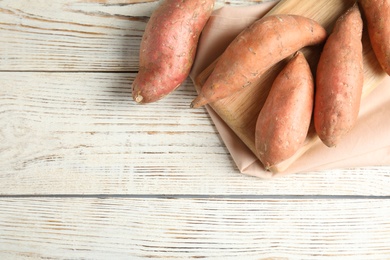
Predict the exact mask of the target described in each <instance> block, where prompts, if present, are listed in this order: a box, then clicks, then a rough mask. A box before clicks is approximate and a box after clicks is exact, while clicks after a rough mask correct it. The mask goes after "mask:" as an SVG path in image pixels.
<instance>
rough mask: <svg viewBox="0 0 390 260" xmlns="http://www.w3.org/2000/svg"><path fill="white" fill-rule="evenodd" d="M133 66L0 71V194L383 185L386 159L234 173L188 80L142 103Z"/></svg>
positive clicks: (366, 189) (342, 190)
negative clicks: (135, 95)
mask: <svg viewBox="0 0 390 260" xmlns="http://www.w3.org/2000/svg"><path fill="white" fill-rule="evenodd" d="M134 76H135V74H134V73H36V72H29V73H27V72H19V73H16V72H2V73H0V82H1V83H0V85H1V87H0V157H1V160H0V169H1V170H0V194H3V195H10V194H25V195H27V194H252V195H253V194H256V195H267V194H290V195H313V194H321V195H336V194H338V195H389V194H390V185H389V183H390V174H389V172H390V168H389V167H371V168H366V169H336V170H333V171H323V172H311V173H302V174H297V175H292V176H287V177H283V178H277V179H275V180H270V181H262V180H259V179H256V178H252V177H247V176H243V175H242V174H240V173H239V171H238V170H237V167H236V166H235V164H234V162H233V161H232V159H231V156H230V154H229V152H228V151H227V149H226V148H225V146H224V143H223V142H222V141H221V140H220V138H219V135H218V132H217V130H216V129H215V127H214V125H213V123H212V121H211V120H210V118H209V116H208V114H207V113H206V111H205V110H203V109H200V110H192V109H189V108H188V104H189V103H190V102H191V100H192V98H193V97H194V96H195V95H196V93H195V90H194V88H193V85H192V83H191V82H190V81H186V82H185V84H184V85H183V86H181V87H180V88H179V89H178V90H177V91H176V92H174V93H172V94H171V95H170V96H168V97H166V98H165V99H163V100H161V101H160V102H157V103H154V104H150V105H146V106H143V105H138V104H136V103H135V102H132V100H131V96H130V91H131V90H130V88H129V82H131V80H132V79H133V78H134Z"/></svg>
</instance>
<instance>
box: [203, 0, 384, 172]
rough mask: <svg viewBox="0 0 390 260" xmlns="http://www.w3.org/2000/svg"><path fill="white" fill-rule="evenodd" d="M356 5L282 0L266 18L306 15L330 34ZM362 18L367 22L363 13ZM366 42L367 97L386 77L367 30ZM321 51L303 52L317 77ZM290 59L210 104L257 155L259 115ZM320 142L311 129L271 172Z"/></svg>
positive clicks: (343, 1)
mask: <svg viewBox="0 0 390 260" xmlns="http://www.w3.org/2000/svg"><path fill="white" fill-rule="evenodd" d="M354 3H355V1H354V0H306V1H299V0H282V1H281V2H279V3H278V4H277V5H276V6H275V7H274V8H273V9H272V10H270V12H269V13H267V14H266V15H273V14H297V15H303V16H306V17H309V18H312V19H314V20H316V21H317V22H318V23H320V24H321V25H323V26H324V27H325V29H326V30H327V31H328V33H330V32H331V31H332V29H333V26H334V23H335V21H336V20H337V18H338V17H339V16H340V15H341V14H343V13H344V12H345V11H346V10H347V9H348V8H349V7H351V6H352V5H353V4H354ZM362 18H363V21H364V15H363V13H362ZM362 41H363V54H364V77H365V78H364V89H363V98H364V97H365V96H366V95H367V94H368V93H369V92H371V91H372V90H373V89H374V88H375V87H376V86H377V85H378V84H379V83H380V82H381V81H382V80H383V79H384V77H385V75H386V74H385V73H384V72H383V70H382V69H381V68H380V65H379V63H378V62H377V60H376V58H375V55H374V53H373V51H372V49H371V45H370V42H369V38H368V34H367V30H366V27H364V32H363V39H362ZM321 48H322V46H315V47H306V48H304V49H302V51H303V53H304V54H305V56H306V58H307V60H308V62H309V64H310V66H311V68H312V71H313V74H314V75H315V69H316V64H317V62H318V58H319V54H320V52H321ZM286 60H287V59H286ZM286 60H284V61H282V62H280V63H278V64H276V65H275V66H273V67H272V68H271V69H270V70H269V71H268V72H267V73H266V74H264V75H263V76H262V77H261V78H260V79H259V81H258V82H257V84H255V85H254V86H252V87H248V88H246V89H243V90H242V91H240V92H239V93H236V94H235V95H233V96H231V97H228V98H225V99H223V100H220V101H217V102H214V103H212V104H210V105H211V107H212V108H213V109H214V110H215V111H216V112H217V114H218V115H219V116H220V117H221V118H222V119H223V120H224V121H225V122H226V123H227V125H228V126H229V127H230V128H231V129H232V130H233V131H234V132H235V133H236V134H237V136H238V137H239V138H240V139H241V140H242V141H243V142H244V143H245V144H246V145H247V146H248V147H249V149H250V150H251V151H252V152H253V153H254V154H255V155H256V156H257V154H256V150H255V126H256V120H257V116H258V114H259V112H260V110H261V108H262V106H263V104H264V102H265V99H266V97H267V95H268V92H269V89H270V87H271V85H272V82H273V80H274V79H275V77H276V75H277V74H278V73H279V71H280V70H281V69H282V67H283V66H284V65H285V63H286ZM213 68H214V64H211V65H210V66H209V67H208V68H207V69H205V70H204V71H203V72H202V73H201V74H200V75H199V76H198V77H197V79H196V85H197V88H198V89H199V88H200V87H201V86H202V85H203V83H204V82H205V80H206V79H207V77H208V76H209V75H210V73H211V72H212V70H213ZM317 142H321V141H320V139H319V138H318V136H317V135H316V133H315V131H314V127H313V126H311V128H310V130H309V133H308V136H307V138H306V142H305V144H304V146H303V147H302V148H301V149H300V150H299V151H297V153H296V154H295V155H294V156H292V157H291V158H289V159H288V160H286V161H284V162H282V163H280V164H278V165H276V166H274V167H272V168H271V169H270V171H272V172H274V173H277V172H283V171H285V170H286V169H287V168H288V167H289V166H290V165H291V164H292V163H293V162H294V161H296V160H297V159H298V158H299V157H300V156H302V155H303V154H304V153H305V152H306V151H308V150H309V149H310V148H311V147H312V146H313V145H314V144H316V143H317ZM329 149H337V148H329Z"/></svg>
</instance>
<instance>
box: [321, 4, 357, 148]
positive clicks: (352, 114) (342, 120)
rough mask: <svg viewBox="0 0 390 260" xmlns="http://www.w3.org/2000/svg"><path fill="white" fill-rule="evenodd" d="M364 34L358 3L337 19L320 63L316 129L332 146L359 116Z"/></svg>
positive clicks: (322, 138) (326, 142)
mask: <svg viewBox="0 0 390 260" xmlns="http://www.w3.org/2000/svg"><path fill="white" fill-rule="evenodd" d="M362 31H363V21H362V18H361V14H360V10H359V8H358V6H357V4H355V5H354V6H353V7H351V8H349V9H348V10H347V11H346V13H344V14H343V15H342V16H340V17H339V18H338V19H337V21H336V24H335V26H334V28H333V31H332V32H331V34H330V35H329V38H328V39H327V41H326V43H325V45H324V49H323V51H322V53H321V56H320V59H319V61H318V66H317V73H316V96H315V105H314V126H315V129H316V132H317V134H318V136H319V137H320V139H321V140H322V142H323V143H324V144H325V145H327V146H329V147H333V146H336V145H337V144H338V143H339V141H340V140H341V139H342V138H343V137H344V136H345V135H346V134H347V133H348V132H349V131H350V130H351V129H352V127H353V126H354V124H355V122H356V120H357V117H358V113H359V109H360V100H361V95H362V89H363V81H364V74H363V46H362Z"/></svg>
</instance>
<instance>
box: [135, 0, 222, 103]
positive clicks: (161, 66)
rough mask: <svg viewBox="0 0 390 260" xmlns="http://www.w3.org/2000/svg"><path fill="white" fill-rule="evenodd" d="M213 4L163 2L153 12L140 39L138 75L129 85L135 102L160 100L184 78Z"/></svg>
mask: <svg viewBox="0 0 390 260" xmlns="http://www.w3.org/2000/svg"><path fill="white" fill-rule="evenodd" d="M214 2H215V0H203V1H198V0H186V1H183V0H165V1H164V2H163V3H162V4H161V5H160V6H159V7H158V8H157V9H156V10H155V11H154V12H153V14H152V15H151V17H150V19H149V21H148V23H147V25H146V28H145V32H144V34H143V37H142V41H141V46H140V54H139V72H138V74H137V76H136V78H135V80H134V81H133V84H132V95H133V99H134V100H135V101H136V102H138V103H150V102H155V101H157V100H160V99H161V98H163V97H164V96H166V95H167V94H169V93H171V92H172V91H174V90H175V89H176V88H177V87H178V86H179V85H180V84H181V83H182V82H183V81H184V80H185V79H186V78H187V76H188V75H189V72H190V69H191V67H192V64H193V62H194V58H195V54H196V49H197V44H198V40H199V36H200V33H201V31H202V30H203V27H204V26H205V24H206V22H207V20H208V19H209V17H210V15H211V13H212V11H213V7H214Z"/></svg>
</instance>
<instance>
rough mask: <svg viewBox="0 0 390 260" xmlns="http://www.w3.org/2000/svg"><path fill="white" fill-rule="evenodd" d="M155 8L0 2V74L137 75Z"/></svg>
mask: <svg viewBox="0 0 390 260" xmlns="http://www.w3.org/2000/svg"><path fill="white" fill-rule="evenodd" d="M259 1H260V2H261V0H257V1H239V0H234V1H230V4H234V5H243V4H246V5H248V4H254V3H256V2H259ZM159 3H160V1H153V0H108V1H100V0H92V1H90V0H82V1H80V0H51V1H50V2H47V1H34V2H33V3H32V2H30V1H28V0H20V1H14V0H4V1H0V35H1V37H0V46H1V48H0V70H3V71H4V70H43V71H47V70H50V71H91V70H93V71H96V70H97V71H137V70H138V52H139V44H140V40H141V36H142V34H143V30H144V28H145V25H146V22H147V21H148V18H149V16H150V14H151V13H152V11H153V10H154V9H155V8H156V7H157V6H158V4H159ZM223 5H226V3H225V1H222V0H219V1H217V4H216V8H219V7H221V6H223Z"/></svg>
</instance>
